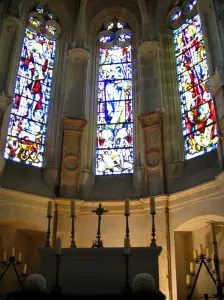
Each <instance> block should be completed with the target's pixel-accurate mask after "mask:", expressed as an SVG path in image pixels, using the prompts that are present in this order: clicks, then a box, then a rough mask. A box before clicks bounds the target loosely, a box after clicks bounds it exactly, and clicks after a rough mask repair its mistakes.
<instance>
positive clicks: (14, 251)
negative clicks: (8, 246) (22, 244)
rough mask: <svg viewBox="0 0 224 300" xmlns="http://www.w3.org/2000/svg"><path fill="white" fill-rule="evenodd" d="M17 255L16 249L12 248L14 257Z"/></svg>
mask: <svg viewBox="0 0 224 300" xmlns="http://www.w3.org/2000/svg"><path fill="white" fill-rule="evenodd" d="M15 253H16V248H15V247H12V257H15Z"/></svg>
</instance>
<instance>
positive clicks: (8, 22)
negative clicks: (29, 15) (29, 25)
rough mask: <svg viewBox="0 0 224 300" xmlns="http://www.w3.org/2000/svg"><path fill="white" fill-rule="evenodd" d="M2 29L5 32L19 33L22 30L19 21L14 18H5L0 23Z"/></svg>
mask: <svg viewBox="0 0 224 300" xmlns="http://www.w3.org/2000/svg"><path fill="white" fill-rule="evenodd" d="M2 25H3V28H5V29H6V30H7V31H14V32H19V31H20V30H21V29H22V24H21V21H20V19H18V18H15V17H7V18H4V19H3V21H2Z"/></svg>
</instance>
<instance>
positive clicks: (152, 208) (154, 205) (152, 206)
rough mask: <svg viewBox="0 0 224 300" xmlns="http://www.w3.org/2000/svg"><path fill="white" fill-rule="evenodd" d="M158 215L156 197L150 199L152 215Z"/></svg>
mask: <svg viewBox="0 0 224 300" xmlns="http://www.w3.org/2000/svg"><path fill="white" fill-rule="evenodd" d="M155 213H156V203H155V197H150V214H155Z"/></svg>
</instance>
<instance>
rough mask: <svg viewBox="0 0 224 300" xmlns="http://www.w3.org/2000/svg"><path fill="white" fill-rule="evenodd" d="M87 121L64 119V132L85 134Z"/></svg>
mask: <svg viewBox="0 0 224 300" xmlns="http://www.w3.org/2000/svg"><path fill="white" fill-rule="evenodd" d="M86 124H87V121H86V120H85V119H72V118H64V120H63V130H64V131H65V132H66V131H75V132H78V133H80V134H81V133H83V130H84V127H85V126H86Z"/></svg>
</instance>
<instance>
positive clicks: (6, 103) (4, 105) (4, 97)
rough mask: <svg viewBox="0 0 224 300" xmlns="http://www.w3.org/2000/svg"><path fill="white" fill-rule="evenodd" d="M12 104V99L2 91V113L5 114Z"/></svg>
mask: <svg viewBox="0 0 224 300" xmlns="http://www.w3.org/2000/svg"><path fill="white" fill-rule="evenodd" d="M11 103H12V97H10V96H9V95H8V94H7V93H6V92H4V91H0V112H1V113H4V112H5V110H6V108H7V107H8V106H9V104H11Z"/></svg>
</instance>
